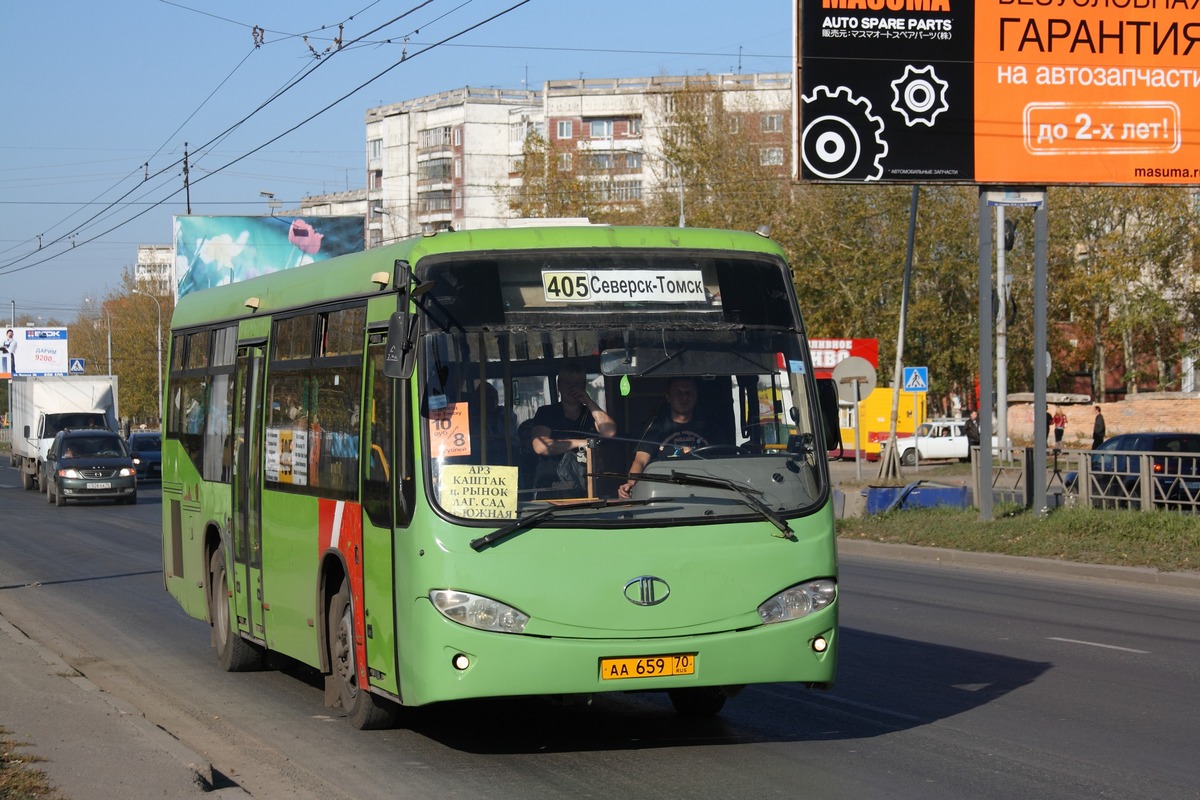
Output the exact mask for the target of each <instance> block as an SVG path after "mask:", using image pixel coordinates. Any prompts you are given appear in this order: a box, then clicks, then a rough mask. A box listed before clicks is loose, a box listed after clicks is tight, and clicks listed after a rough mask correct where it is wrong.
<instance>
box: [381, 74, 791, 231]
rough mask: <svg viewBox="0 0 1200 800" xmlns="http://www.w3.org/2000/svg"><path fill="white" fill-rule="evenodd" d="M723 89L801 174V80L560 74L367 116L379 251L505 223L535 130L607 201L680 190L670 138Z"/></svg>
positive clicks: (784, 167)
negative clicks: (687, 113)
mask: <svg viewBox="0 0 1200 800" xmlns="http://www.w3.org/2000/svg"><path fill="white" fill-rule="evenodd" d="M689 87H701V88H707V89H711V90H719V91H721V92H722V100H723V105H724V110H725V112H726V114H727V115H728V116H729V119H730V120H731V124H732V125H734V126H735V127H736V128H737V130H736V131H735V132H736V133H739V134H741V135H745V136H747V137H752V138H753V140H754V141H757V142H759V145H760V153H761V158H762V163H763V164H764V165H769V166H773V167H778V169H779V171H780V174H781V175H787V174H789V172H788V170H789V166H788V153H789V151H790V142H791V119H792V117H791V105H792V96H791V94H792V88H791V76H790V74H788V73H769V74H756V75H705V76H690V77H669V76H660V77H652V78H614V79H594V78H586V79H582V78H581V79H579V80H557V81H548V82H546V83H545V84H544V87H543V89H542V90H541V91H531V90H512V89H475V88H464V89H455V90H452V91H447V92H442V93H439V94H436V95H430V96H428V97H421V98H416V99H413V100H407V101H403V102H400V103H394V104H390V105H386V106H379V107H376V108H371V109H368V110H367V112H366V144H367V208H368V212H367V213H368V216H367V236H366V240H367V246H368V247H376V246H379V245H381V244H387V243H388V242H391V241H395V240H397V239H400V238H403V237H405V236H411V235H414V234H418V233H422V232H428V231H434V230H445V229H449V228H453V229H456V230H465V229H478V228H486V227H496V226H500V225H504V224H505V223H506V221H507V220H509V219H510V218H511V217H512V213H511V212H510V211H509V210H508V206H507V192H508V190H511V189H512V188H514V187H515V186H517V185H519V182H520V181H521V179H522V174H523V173H522V164H521V157H522V154H523V145H524V142H525V139H526V136H527V135H528V134H529V133H530V132H536V133H538V134H539V135H541V136H542V137H543V138H545V139H546V140H547V141H548V142H549V143H550V146H551V148H552V149H553V152H554V153H555V157H554V159H555V160H554V164H553V165H552V166H551V168H554V169H559V170H567V171H570V170H581V171H584V172H586V174H587V175H589V176H602V177H603V179H604V186H605V199H606V200H607V201H608V202H611V203H613V204H614V205H620V204H623V203H636V202H638V201H641V200H642V199H643V198H644V197H646V196H647V193H648V192H654V191H673V192H679V191H680V190H681V188H682V187H681V186H679V177H678V173H677V172H676V170H675V169H674V167H673V165H672V164H671V163H669V161H668V159H667V158H666V156H665V155H664V153H663V137H664V133H665V131H666V126H667V125H668V123H669V120H670V118H671V115H672V113H673V112H674V105H673V104H674V103H675V101H676V99H677V98H678V97H679V96H680V92H682V91H683V90H685V89H687V88H689ZM684 211H685V209H684V208H683V203H682V197H681V214H680V216H681V221H682V218H683V216H684Z"/></svg>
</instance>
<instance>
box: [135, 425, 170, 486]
mask: <svg viewBox="0 0 1200 800" xmlns="http://www.w3.org/2000/svg"><path fill="white" fill-rule="evenodd" d="M129 455H130V456H131V457H132V458H133V467H134V469H136V470H137V476H138V479H139V480H153V481H157V480H162V434H161V433H159V432H158V431H134V432H133V433H131V434H129Z"/></svg>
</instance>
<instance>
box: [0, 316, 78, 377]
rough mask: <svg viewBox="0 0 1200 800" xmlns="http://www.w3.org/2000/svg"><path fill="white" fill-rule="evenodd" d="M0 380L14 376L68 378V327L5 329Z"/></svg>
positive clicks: (0, 341)
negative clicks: (58, 376) (60, 376)
mask: <svg viewBox="0 0 1200 800" xmlns="http://www.w3.org/2000/svg"><path fill="white" fill-rule="evenodd" d="M3 330H4V336H3V338H0V379H5V378H11V377H13V376H14V375H66V374H67V366H68V364H67V329H66V328H4V329H3Z"/></svg>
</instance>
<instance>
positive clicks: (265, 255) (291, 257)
mask: <svg viewBox="0 0 1200 800" xmlns="http://www.w3.org/2000/svg"><path fill="white" fill-rule="evenodd" d="M363 229H364V218H363V217H361V216H339V217H323V216H314V215H310V216H303V217H293V216H286V215H284V216H270V217H205V216H191V215H189V216H179V217H175V275H174V284H175V296H176V299H178V298H180V297H183V296H184V295H185V294H188V293H189V292H194V291H198V290H200V289H208V288H211V287H213V286H223V285H225V284H227V283H237V282H238V281H243V280H246V279H248V278H253V277H256V276H258V275H266V274H268V273H271V272H278V271H279V270H282V269H290V268H292V267H299V266H302V265H304V264H311V263H313V262H315V261H324V260H325V259H328V258H333V257H334V256H340V255H345V254H347V253H357V252H359V251H361V250H362V249H363V244H364V240H363Z"/></svg>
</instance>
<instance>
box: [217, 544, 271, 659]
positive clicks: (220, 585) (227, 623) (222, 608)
mask: <svg viewBox="0 0 1200 800" xmlns="http://www.w3.org/2000/svg"><path fill="white" fill-rule="evenodd" d="M228 579H229V578H228V575H227V573H226V571H225V545H224V544H220V545H218V546H217V549H216V550H215V551H214V552H213V554H212V558H211V559H210V560H209V562H208V613H209V619H211V620H212V628H213V637H212V639H213V646H214V647H216V649H217V660H218V661H219V662H220V663H221V668H222V669H224V670H225V671H226V672H246V671H248V670H254V669H258V668H259V667H260V666H262V651H261V650H259V648H257V647H255V646H254V645H253V644H251V643H250V642H247V641H246V640H245V639H243V638H242V637H241V636H240V635H238V632H237V631H236V630H234V627H233V618H232V617H231V616H230V614H229V588H228Z"/></svg>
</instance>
